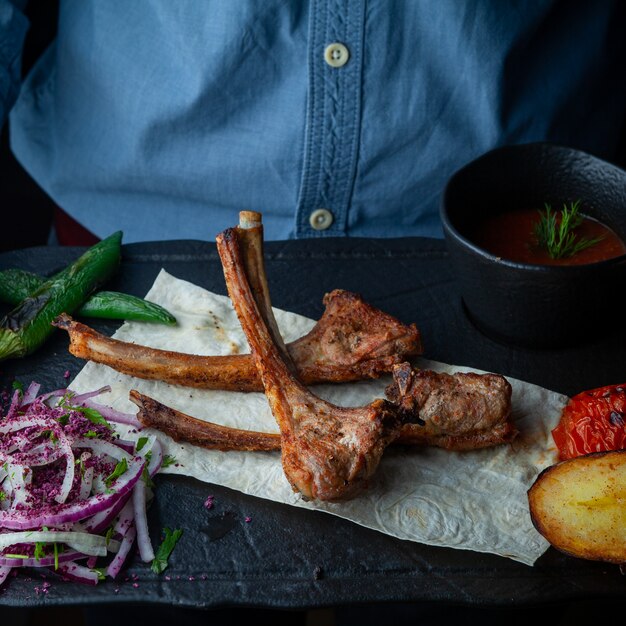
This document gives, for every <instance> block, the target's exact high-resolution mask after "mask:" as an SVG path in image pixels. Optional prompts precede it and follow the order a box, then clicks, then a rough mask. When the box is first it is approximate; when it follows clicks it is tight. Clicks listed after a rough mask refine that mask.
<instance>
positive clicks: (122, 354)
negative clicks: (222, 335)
mask: <svg viewBox="0 0 626 626" xmlns="http://www.w3.org/2000/svg"><path fill="white" fill-rule="evenodd" d="M324 304H325V306H326V309H325V311H324V313H323V314H322V317H321V318H320V319H319V321H318V322H317V323H316V324H315V326H314V327H313V328H312V329H311V331H310V332H309V333H307V334H306V335H304V336H303V337H300V338H299V339H297V340H296V341H294V342H292V343H290V344H289V345H288V346H287V349H288V350H289V353H290V354H291V356H292V358H293V360H294V362H295V364H296V369H297V372H298V376H299V377H300V379H301V380H302V382H304V383H305V384H307V385H312V384H316V383H323V382H347V381H353V380H362V379H364V378H378V377H379V376H380V375H381V374H383V373H386V372H390V371H391V369H392V367H393V366H394V365H395V364H398V363H401V362H402V361H405V360H406V359H407V358H410V357H411V356H415V355H418V354H421V352H422V345H421V340H420V333H419V331H418V329H417V328H416V326H415V324H411V325H408V326H407V325H405V324H402V323H401V322H400V321H398V320H397V319H396V318H394V317H392V316H391V315H388V314H387V313H384V312H382V311H380V310H378V309H376V308H374V307H373V306H371V305H369V304H368V303H367V302H365V301H364V300H363V298H361V296H359V295H357V294H354V293H351V292H349V291H343V290H341V289H335V290H334V291H332V292H331V293H328V294H326V296H324ZM54 325H55V326H57V327H58V328H62V329H63V330H65V331H67V333H68V334H69V337H70V347H69V350H70V352H71V353H72V354H73V355H74V356H76V357H79V358H81V359H86V360H89V361H93V362H94V363H101V364H103V365H107V366H108V367H111V368H113V369H115V370H117V371H118V372H121V373H122V374H127V375H129V376H135V377H137V378H144V379H147V380H161V381H163V382H166V383H169V384H172V385H182V386H185V387H195V388H198V389H224V390H228V391H263V385H262V384H261V379H260V377H259V373H258V371H257V369H256V366H255V365H254V360H253V359H252V357H251V355H249V354H237V355H229V356H218V355H215V356H202V355H197V354H183V353H180V352H173V351H170V350H158V349H156V348H149V347H146V346H140V345H136V344H133V343H127V342H124V341H120V340H118V339H112V338H111V337H107V336H105V335H102V334H101V333H98V332H97V331H95V330H94V329H92V328H90V327H89V326H86V325H85V324H82V323H81V322H78V321H76V320H74V319H72V318H71V317H70V316H69V315H67V314H65V313H64V314H62V315H60V316H59V317H57V319H56V320H55V321H54Z"/></svg>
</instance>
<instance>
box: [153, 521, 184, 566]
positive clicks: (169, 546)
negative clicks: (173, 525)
mask: <svg viewBox="0 0 626 626" xmlns="http://www.w3.org/2000/svg"><path fill="white" fill-rule="evenodd" d="M163 533H164V535H165V538H164V539H163V542H162V543H161V545H160V546H159V549H158V550H157V552H156V556H155V557H154V559H153V561H152V564H151V565H150V569H151V570H152V571H153V572H154V573H155V574H160V573H161V572H164V571H165V570H166V569H167V566H168V562H167V560H168V558H169V557H170V555H171V554H172V550H174V547H175V546H176V543H177V542H178V540H179V539H180V538H181V536H182V534H183V531H182V529H181V528H177V529H175V530H174V531H171V530H170V529H169V528H164V529H163Z"/></svg>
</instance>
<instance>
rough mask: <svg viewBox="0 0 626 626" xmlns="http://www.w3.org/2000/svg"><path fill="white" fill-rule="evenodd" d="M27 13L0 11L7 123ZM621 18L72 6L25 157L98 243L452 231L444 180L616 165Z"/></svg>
mask: <svg viewBox="0 0 626 626" xmlns="http://www.w3.org/2000/svg"><path fill="white" fill-rule="evenodd" d="M15 2H16V0H13V1H12V2H10V1H9V0H0V109H1V110H2V113H3V115H5V114H6V113H7V111H8V109H9V107H10V105H11V104H12V103H13V101H14V100H15V97H16V96H17V89H18V84H17V80H18V71H17V70H18V69H19V64H18V63H16V59H18V61H19V46H20V45H21V40H22V38H23V32H24V28H25V21H24V18H23V16H21V15H20V13H19V10H17V9H15V8H14V5H15ZM624 14H625V11H624V3H621V2H619V1H615V2H612V1H610V0H606V1H594V2H578V1H571V2H560V1H552V0H527V1H523V0H518V1H516V2H513V1H508V2H506V1H501V0H310V1H308V2H305V1H303V0H292V1H285V0H262V1H254V2H253V1H251V0H249V1H248V0H212V1H211V0H186V1H180V0H178V1H172V0H133V1H132V2H129V1H128V0H106V1H97V0H61V4H60V16H59V24H58V36H57V39H56V41H55V43H54V44H53V45H52V46H51V47H50V48H49V49H48V50H47V52H46V53H45V54H44V55H43V57H42V58H41V59H40V60H39V62H38V63H37V64H36V66H35V67H34V69H33V70H32V71H31V72H30V74H29V75H28V77H27V78H26V79H25V82H24V83H23V84H22V85H21V90H20V91H19V96H18V97H17V100H16V101H15V104H14V105H13V107H12V111H11V117H10V130H11V140H12V147H13V150H14V152H15V154H16V156H17V157H18V159H19V160H20V161H21V163H22V164H23V165H24V167H25V168H26V169H27V170H28V171H29V172H30V173H31V175H32V176H33V177H34V178H35V180H37V181H38V183H39V184H40V185H41V186H42V187H43V188H44V189H45V190H46V191H47V192H48V193H49V194H50V196H51V197H52V198H53V199H54V200H55V201H56V202H57V203H58V204H59V205H60V206H61V207H63V208H64V209H65V210H66V211H67V212H68V213H70V214H71V215H72V216H73V217H74V218H75V219H77V220H79V221H80V222H81V223H82V224H83V225H84V226H86V227H87V228H88V229H89V230H91V231H92V232H94V233H95V234H96V235H98V236H100V237H103V236H106V235H108V234H110V233H111V232H113V231H114V230H118V229H121V230H123V231H124V240H125V241H126V242H131V241H140V240H157V239H186V238H190V239H208V240H212V239H213V238H214V236H215V234H216V233H217V232H218V231H220V230H221V229H223V228H225V227H227V226H231V225H233V224H234V223H236V221H237V217H238V211H240V210H242V209H252V210H258V211H261V212H262V213H263V214H264V222H265V230H266V236H267V238H268V239H284V238H293V237H327V236H368V237H396V236H408V235H425V236H435V237H437V236H441V227H440V221H439V216H438V208H439V201H440V196H441V193H442V190H443V187H444V185H445V182H446V180H447V179H448V177H449V176H450V175H451V174H452V173H453V172H454V171H455V170H456V169H458V168H459V167H461V166H462V165H464V164H465V163H466V162H468V161H469V160H471V159H473V158H475V157H476V156H478V155H480V154H481V153H483V152H485V151H487V150H489V149H491V148H493V147H496V146H499V145H502V144H506V143H523V142H528V141H536V140H549V141H553V142H556V143H560V144H565V145H570V146H573V147H577V148H580V149H583V150H586V151H589V152H591V153H593V154H596V155H598V156H601V157H603V158H609V159H610V158H611V157H612V156H613V154H614V153H615V150H616V143H617V141H618V137H619V134H620V131H621V129H622V125H623V122H624V112H625V110H626V81H625V80H624V68H625V67H626V63H625V61H626V50H625V46H624V43H623V42H624V40H625V39H626V38H625V37H623V33H624V27H625V25H626V20H625V19H624ZM333 44H337V45H333ZM329 46H330V47H329ZM16 68H17V69H16ZM0 202H1V200H0ZM320 209H325V210H326V211H323V212H321V213H320V212H319V210H320ZM312 216H314V218H315V219H313V220H312V219H311V218H312ZM312 221H313V225H312ZM316 227H317V228H316Z"/></svg>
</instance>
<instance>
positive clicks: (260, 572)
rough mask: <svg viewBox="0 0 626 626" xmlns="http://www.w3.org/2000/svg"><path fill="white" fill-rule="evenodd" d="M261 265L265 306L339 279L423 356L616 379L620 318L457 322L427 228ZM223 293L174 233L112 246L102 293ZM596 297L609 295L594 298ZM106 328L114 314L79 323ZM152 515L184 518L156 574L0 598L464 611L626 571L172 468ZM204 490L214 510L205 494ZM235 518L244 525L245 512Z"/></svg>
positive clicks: (557, 377)
mask: <svg viewBox="0 0 626 626" xmlns="http://www.w3.org/2000/svg"><path fill="white" fill-rule="evenodd" d="M80 252H82V249H77V248H58V247H40V248H30V249H25V250H20V251H14V252H10V253H4V254H2V255H0V269H5V268H9V267H21V268H23V269H28V270H31V271H35V272H38V273H41V274H50V273H53V272H55V271H57V270H59V269H61V268H62V267H63V266H65V265H66V264H67V263H69V262H70V261H71V260H73V259H74V258H75V257H76V256H78V254H79V253H80ZM266 259H267V272H268V280H269V284H270V290H271V294H272V301H273V303H274V305H275V306H278V307H281V308H284V309H288V310H292V311H295V312H297V313H301V314H304V315H308V316H311V317H317V316H319V314H320V313H321V311H322V297H323V295H324V293H326V292H327V291H330V290H332V289H333V288H337V287H341V288H344V289H349V290H353V291H356V292H359V293H361V294H362V295H363V296H364V297H365V298H366V299H367V300H368V301H369V302H371V303H372V304H374V305H376V306H379V307H381V308H382V309H384V310H385V311H387V312H389V313H391V314H393V315H396V316H397V317H399V318H400V319H402V320H403V321H405V322H416V323H417V325H418V327H419V328H420V329H421V331H422V334H423V339H424V345H425V356H426V357H427V358H430V359H435V360H439V361H443V362H447V363H454V364H458V365H466V366H471V367H478V368H481V369H486V370H491V371H496V372H501V373H503V374H505V375H508V376H512V377H516V378H520V379H522V380H526V381H529V382H533V383H536V384H540V385H543V386H544V387H547V388H550V389H552V390H554V391H558V392H561V393H565V394H568V395H572V394H574V393H577V392H578V391H582V390H583V389H589V388H592V387H595V386H600V385H604V384H610V383H621V382H624V381H625V380H626V371H625V368H624V356H625V353H626V351H625V347H626V334H625V332H624V330H623V329H620V330H618V331H617V332H616V333H614V334H613V335H612V336H607V337H580V338H578V340H579V344H578V347H576V348H571V349H566V350H539V351H534V350H529V349H519V348H512V347H508V346H505V345H501V344H498V343H495V342H493V341H491V340H489V339H487V338H485V337H484V336H482V335H481V334H480V333H479V332H478V331H477V330H476V329H474V328H473V326H472V325H471V323H470V322H469V321H468V320H467V318H466V317H465V315H464V313H463V310H462V305H461V302H460V298H459V295H458V289H457V285H456V283H455V280H454V275H453V274H452V270H451V268H450V266H449V261H448V257H447V253H446V250H445V245H444V243H443V242H442V241H439V240H431V239H398V240H365V239H334V240H319V241H309V240H304V241H287V242H269V243H267V244H266ZM161 268H164V269H165V270H167V271H168V272H170V273H171V274H173V275H174V276H176V277H178V278H182V279H186V280H189V281H191V282H194V283H196V284H198V285H201V286H203V287H205V288H208V289H211V290H213V291H215V292H217V293H222V294H225V293H226V289H225V285H224V279H223V275H222V270H221V265H220V263H219V259H218V256H217V253H216V250H215V246H214V244H212V243H205V242H200V241H174V242H158V243H140V244H129V245H125V246H124V247H123V263H122V268H121V271H120V273H119V274H118V275H117V277H116V278H115V279H114V280H113V281H112V282H111V284H110V285H108V286H107V287H108V288H111V289H115V290H119V291H126V292H128V293H133V294H136V295H140V296H143V295H145V293H146V292H147V291H148V289H149V288H150V286H151V285H152V283H153V281H154V279H155V277H156V275H157V273H158V271H159V270H160V269H161ZM599 306H617V303H615V302H612V301H611V296H610V294H607V302H606V303H599ZM89 323H90V324H91V325H93V326H94V327H95V328H97V329H98V330H100V331H102V332H105V333H107V334H112V333H113V332H114V331H115V329H116V328H117V326H118V324H117V323H114V322H92V321H90V322H89ZM82 366H83V362H81V361H79V360H78V359H76V358H74V357H73V356H71V355H70V354H69V353H68V352H67V336H66V335H65V334H64V333H61V332H59V333H56V334H55V336H54V337H53V338H52V339H51V340H50V341H49V343H48V344H47V345H46V346H45V347H44V348H43V349H42V350H41V351H40V352H38V353H37V354H36V355H33V356H31V357H28V358H25V359H22V360H19V361H7V362H2V363H0V386H2V387H4V386H6V385H7V384H9V383H10V381H11V380H12V379H13V378H14V377H16V378H18V379H20V380H21V381H22V382H25V383H28V382H30V381H31V380H37V381H38V382H40V383H42V385H43V389H46V390H48V389H54V388H57V387H60V386H64V385H65V384H66V382H67V381H66V379H65V378H64V374H65V372H66V371H69V373H70V376H71V377H73V376H75V375H76V374H77V373H78V372H79V371H80V369H81V368H82ZM156 494H157V495H156V500H155V503H154V505H153V506H152V508H151V510H150V513H149V523H150V528H151V529H152V535H153V540H154V541H155V542H157V541H158V539H159V537H158V536H159V532H160V529H161V528H163V527H164V526H168V527H171V528H174V527H176V528H178V527H180V528H183V529H184V536H183V538H182V539H181V541H180V543H179V545H178V546H177V548H176V550H175V551H174V553H173V555H172V558H171V560H170V567H169V569H168V570H167V572H166V573H165V574H162V575H160V576H156V575H154V574H152V572H151V571H150V569H149V567H148V566H147V565H145V564H143V563H141V561H140V560H139V559H138V558H137V557H135V558H134V559H133V560H132V561H131V563H130V565H129V567H128V568H127V570H126V572H125V574H124V575H123V576H122V578H120V580H118V581H115V582H113V581H105V582H103V583H102V584H100V585H98V586H97V587H93V588H92V587H85V586H81V585H77V584H74V583H69V582H65V581H62V580H60V579H59V578H58V577H56V576H54V575H53V574H50V573H46V576H47V579H46V580H47V581H48V582H49V583H51V584H50V586H49V588H47V590H46V591H45V592H43V591H42V583H43V580H42V578H41V574H40V573H38V572H37V571H36V570H28V571H26V572H23V573H20V574H19V575H18V576H17V577H16V578H13V579H11V580H10V581H9V584H8V585H5V586H4V588H3V589H2V590H0V605H7V606H14V607H45V606H54V605H78V606H88V605H98V606H102V605H110V606H112V604H113V603H115V604H128V605H130V604H131V603H133V604H134V603H153V604H156V605H170V606H173V607H188V608H214V607H224V606H232V607H235V606H236V607H262V608H266V609H271V608H274V609H276V608H280V609H311V608H315V607H326V606H341V605H344V606H347V605H350V606H355V605H361V604H365V603H372V602H377V603H387V602H421V601H425V602H431V601H437V602H441V603H452V604H455V605H465V606H472V607H518V608H519V607H528V606H533V605H537V604H542V603H545V604H552V603H555V602H567V601H570V600H584V599H590V598H605V599H607V598H613V599H614V598H618V597H621V596H622V594H623V591H624V589H625V588H626V580H625V579H624V578H623V576H622V575H621V574H620V572H619V569H618V568H617V567H616V566H609V565H605V564H600V563H592V562H586V561H582V560H577V559H573V558H570V557H566V556H564V555H562V554H559V553H557V552H556V551H555V550H552V549H550V550H549V551H548V552H547V553H546V554H545V555H544V556H542V557H541V559H539V561H538V562H537V564H536V565H535V566H534V567H528V566H525V565H522V564H519V563H516V562H514V561H511V560H509V559H505V558H501V557H497V556H494V555H487V554H479V553H474V552H470V551H461V550H452V549H443V548H434V547H429V546H424V545H421V544H416V543H412V542H408V541H401V540H398V539H393V538H391V537H387V536H386V535H383V534H381V533H377V532H375V531H371V530H369V529H365V528H361V527H359V526H357V525H355V524H353V523H351V522H348V521H346V520H342V519H340V518H336V517H334V516H331V515H327V514H324V513H321V512H311V511H306V510H301V509H298V508H294V507H289V506H287V505H282V504H277V503H273V502H269V501H265V500H261V499H257V498H253V497H250V496H245V495H243V494H240V493H238V492H235V491H232V490H229V489H226V488H223V487H218V486H214V485H210V484H206V483H202V482H199V481H196V480H193V479H188V478H183V477H172V476H160V477H158V478H157V490H156ZM208 495H212V496H214V506H213V507H212V508H211V509H208V510H207V509H206V508H205V507H204V506H203V504H204V501H205V499H206V498H207V496H208ZM246 519H248V521H246Z"/></svg>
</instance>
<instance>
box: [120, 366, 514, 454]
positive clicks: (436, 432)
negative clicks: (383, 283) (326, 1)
mask: <svg viewBox="0 0 626 626" xmlns="http://www.w3.org/2000/svg"><path fill="white" fill-rule="evenodd" d="M387 395H388V398H389V399H392V400H395V401H396V402H399V403H400V405H401V410H402V411H403V412H405V413H406V418H407V420H410V421H408V422H405V423H404V424H403V426H402V428H401V430H400V434H399V436H398V438H397V439H396V440H395V441H394V442H393V443H394V444H400V445H409V446H430V447H438V448H445V449H447V450H455V451H462V450H476V449H478V448H485V447H492V446H496V445H501V444H504V443H508V442H510V441H512V440H513V439H514V438H515V436H516V435H517V429H516V428H515V427H514V425H513V423H512V422H511V419H510V417H511V386H510V384H509V382H508V381H507V380H506V379H505V378H504V377H502V376H500V375H498V374H491V373H486V374H476V373H472V372H467V373H466V372H457V373H455V374H445V373H436V372H433V371H430V370H415V369H412V368H411V367H410V365H409V364H408V363H407V364H402V365H399V366H397V367H396V368H395V369H394V383H393V384H392V385H390V386H389V387H388V390H387ZM130 397H131V400H132V401H133V402H134V403H135V404H136V405H137V406H138V407H139V411H138V412H137V418H138V419H139V421H140V422H141V424H142V425H143V426H144V427H146V428H156V429H157V430H159V431H161V432H162V433H164V434H166V435H168V436H170V437H171V438H172V439H174V441H177V442H187V443H191V444H193V445H196V446H201V447H203V448H207V449H210V450H222V451H228V450H246V451H253V450H262V451H267V450H280V443H281V440H280V435H279V434H277V433H267V432H258V431H250V430H241V429H238V428H231V427H228V426H223V425H220V424H215V423H213V422H207V421H204V420H200V419H197V418H195V417H192V416H190V415H187V414H186V413H183V412H181V411H177V410H175V409H172V408H170V407H168V406H165V405H164V404H162V403H160V402H158V401H157V400H154V399H153V398H150V397H148V396H146V395H143V394H141V393H139V392H138V391H136V390H132V391H131V392H130ZM418 422H419V423H418Z"/></svg>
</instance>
